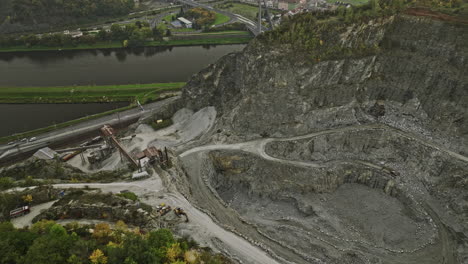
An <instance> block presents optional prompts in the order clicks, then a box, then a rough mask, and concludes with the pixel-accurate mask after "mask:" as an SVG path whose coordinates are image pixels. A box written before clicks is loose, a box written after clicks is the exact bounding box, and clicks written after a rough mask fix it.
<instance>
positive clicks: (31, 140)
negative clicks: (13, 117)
mask: <svg viewBox="0 0 468 264" xmlns="http://www.w3.org/2000/svg"><path fill="white" fill-rule="evenodd" d="M36 139H37V138H36V137H32V138H30V139H29V142H33V141H36Z"/></svg>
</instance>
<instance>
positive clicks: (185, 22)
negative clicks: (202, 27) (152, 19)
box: [177, 17, 192, 28]
mask: <svg viewBox="0 0 468 264" xmlns="http://www.w3.org/2000/svg"><path fill="white" fill-rule="evenodd" d="M177 20H179V21H180V22H181V23H182V24H183V25H184V26H185V27H186V28H192V22H191V21H190V20H188V19H185V18H183V17H178V18H177Z"/></svg>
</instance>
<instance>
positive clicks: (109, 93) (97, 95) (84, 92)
mask: <svg viewBox="0 0 468 264" xmlns="http://www.w3.org/2000/svg"><path fill="white" fill-rule="evenodd" d="M184 84H185V83H183V82H178V83H151V84H133V85H102V86H64V87H0V103H91V102H124V101H127V102H133V101H135V100H139V101H140V103H145V102H148V101H154V100H156V99H157V98H158V97H159V95H160V94H161V93H163V92H168V91H177V90H179V89H180V88H181V87H182V86H184Z"/></svg>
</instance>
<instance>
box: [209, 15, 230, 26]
mask: <svg viewBox="0 0 468 264" xmlns="http://www.w3.org/2000/svg"><path fill="white" fill-rule="evenodd" d="M229 20H231V18H229V17H228V16H225V15H223V14H220V13H216V20H215V22H214V23H213V25H219V24H223V23H226V22H229Z"/></svg>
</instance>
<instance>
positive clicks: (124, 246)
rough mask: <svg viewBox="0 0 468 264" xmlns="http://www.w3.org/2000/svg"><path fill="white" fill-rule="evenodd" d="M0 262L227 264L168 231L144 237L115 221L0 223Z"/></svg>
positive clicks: (193, 243)
mask: <svg viewBox="0 0 468 264" xmlns="http://www.w3.org/2000/svg"><path fill="white" fill-rule="evenodd" d="M0 263H24V264H67V263H69V264H80V263H81V264H84V263H91V264H106V263H112V264H146V263H148V264H150V263H151V264H158V263H161V264H162V263H168V264H169V263H170V264H185V263H193V264H196V263H207V264H223V263H230V261H229V260H227V259H226V258H225V257H223V256H222V255H219V254H213V253H212V252H211V251H210V250H209V249H208V248H201V247H199V246H198V244H197V243H196V242H195V241H193V240H191V239H189V238H176V237H174V236H173V234H172V232H171V231H170V230H168V229H157V230H153V231H151V232H144V231H142V230H139V229H138V228H131V227H128V226H127V225H126V224H125V223H124V222H122V221H118V222H117V223H116V224H115V226H114V227H111V226H110V225H109V224H107V223H100V224H96V225H81V224H78V223H77V222H72V223H68V224H66V225H65V226H62V225H60V224H57V223H55V222H54V221H48V220H42V221H39V222H37V223H35V224H33V225H32V226H31V228H24V229H17V228H15V227H13V225H12V224H11V223H10V222H3V223H0Z"/></svg>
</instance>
